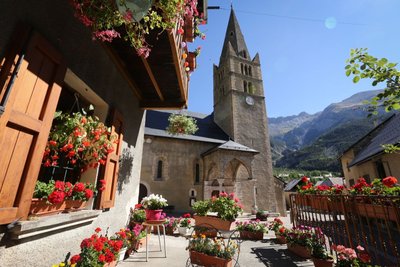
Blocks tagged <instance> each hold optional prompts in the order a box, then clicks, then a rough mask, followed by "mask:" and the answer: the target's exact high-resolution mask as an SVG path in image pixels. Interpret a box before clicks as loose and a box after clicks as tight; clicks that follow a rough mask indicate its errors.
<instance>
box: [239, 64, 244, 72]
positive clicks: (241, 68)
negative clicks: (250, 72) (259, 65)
mask: <svg viewBox="0 0 400 267" xmlns="http://www.w3.org/2000/svg"><path fill="white" fill-rule="evenodd" d="M240 71H241V73H242V74H244V73H243V63H240Z"/></svg>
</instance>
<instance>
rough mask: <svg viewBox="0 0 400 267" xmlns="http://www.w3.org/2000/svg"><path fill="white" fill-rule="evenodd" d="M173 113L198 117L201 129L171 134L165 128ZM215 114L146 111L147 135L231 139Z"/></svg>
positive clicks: (223, 141) (199, 139)
mask: <svg viewBox="0 0 400 267" xmlns="http://www.w3.org/2000/svg"><path fill="white" fill-rule="evenodd" d="M171 113H181V114H184V115H186V116H190V117H193V118H195V119H196V121H197V127H198V128H199V130H198V131H197V132H196V133H195V134H193V135H186V134H184V135H171V134H169V133H167V131H166V130H165V129H166V128H167V127H168V117H169V115H170V114H171ZM213 117H214V116H213V114H211V115H205V114H201V113H196V112H190V111H179V112H178V111H160V110H147V111H146V126H145V130H144V133H145V134H146V135H153V136H160V137H167V138H175V139H184V140H193V141H202V142H210V143H219V144H223V143H225V142H226V141H228V140H229V136H228V135H227V134H226V133H225V132H224V131H223V130H222V129H221V128H220V127H219V126H218V125H217V124H216V123H215V122H214V118H213Z"/></svg>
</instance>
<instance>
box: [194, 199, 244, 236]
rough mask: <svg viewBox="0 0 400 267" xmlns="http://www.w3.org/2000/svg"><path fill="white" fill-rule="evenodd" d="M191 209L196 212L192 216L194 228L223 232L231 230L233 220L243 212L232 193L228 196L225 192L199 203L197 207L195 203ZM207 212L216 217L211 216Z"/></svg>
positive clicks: (238, 201) (233, 226)
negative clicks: (207, 228)
mask: <svg viewBox="0 0 400 267" xmlns="http://www.w3.org/2000/svg"><path fill="white" fill-rule="evenodd" d="M193 208H194V211H195V212H196V215H195V216H194V219H195V222H196V226H202V227H209V228H214V229H218V230H224V231H230V230H233V229H234V228H235V225H234V222H235V219H236V218H237V217H238V216H239V214H240V213H242V212H243V208H242V205H241V204H240V200H239V199H238V198H236V197H235V195H234V194H233V193H230V194H229V195H228V194H227V193H225V192H221V193H220V194H219V196H218V197H215V196H214V197H212V198H211V199H210V200H205V201H203V202H200V204H199V205H196V203H195V205H194V207H193ZM206 208H208V209H207V210H206ZM197 211H200V213H197ZM209 212H210V213H214V214H216V215H211V214H209ZM204 215H205V216H204Z"/></svg>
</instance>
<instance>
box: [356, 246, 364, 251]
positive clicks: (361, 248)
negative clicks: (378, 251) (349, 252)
mask: <svg viewBox="0 0 400 267" xmlns="http://www.w3.org/2000/svg"><path fill="white" fill-rule="evenodd" d="M357 250H358V251H364V250H365V249H364V248H363V247H362V246H360V245H358V246H357Z"/></svg>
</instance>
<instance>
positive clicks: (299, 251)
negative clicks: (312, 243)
mask: <svg viewBox="0 0 400 267" xmlns="http://www.w3.org/2000/svg"><path fill="white" fill-rule="evenodd" d="M287 247H288V250H289V251H291V252H293V253H294V254H296V255H297V256H300V257H302V258H305V259H310V258H311V249H310V248H308V247H305V246H300V245H297V244H292V243H288V244H287Z"/></svg>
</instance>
